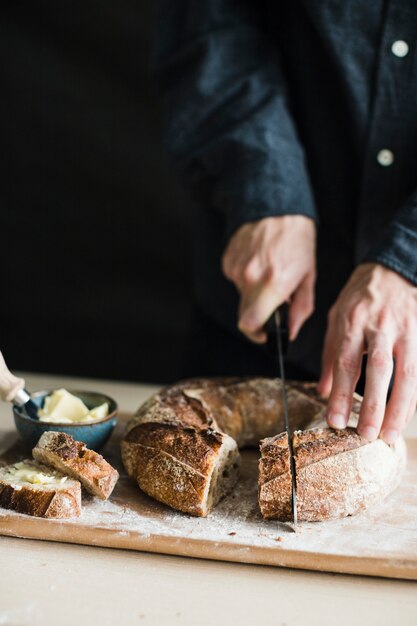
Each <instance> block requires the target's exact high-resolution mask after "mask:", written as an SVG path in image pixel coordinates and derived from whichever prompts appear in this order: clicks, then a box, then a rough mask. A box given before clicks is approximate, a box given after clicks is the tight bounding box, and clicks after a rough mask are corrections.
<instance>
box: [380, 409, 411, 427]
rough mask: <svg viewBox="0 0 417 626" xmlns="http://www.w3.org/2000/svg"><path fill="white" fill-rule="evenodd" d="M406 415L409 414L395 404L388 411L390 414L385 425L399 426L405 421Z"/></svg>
mask: <svg viewBox="0 0 417 626" xmlns="http://www.w3.org/2000/svg"><path fill="white" fill-rule="evenodd" d="M406 417H407V416H406V415H404V411H402V410H401V409H400V408H399V407H396V406H393V407H391V408H390V409H389V411H388V415H387V418H386V420H385V422H386V424H385V426H390V425H391V426H397V425H399V424H402V423H403V422H404V421H405V419H406Z"/></svg>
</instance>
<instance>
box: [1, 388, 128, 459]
mask: <svg viewBox="0 0 417 626" xmlns="http://www.w3.org/2000/svg"><path fill="white" fill-rule="evenodd" d="M68 391H69V392H70V393H72V394H73V395H74V396H77V397H78V398H80V399H81V400H82V401H83V402H84V404H85V405H86V406H87V408H89V409H93V408H94V407H96V406H99V405H100V404H103V402H108V404H109V414H108V415H107V416H106V417H104V418H103V419H100V420H97V421H95V422H85V423H75V424H66V423H61V424H59V423H48V422H41V421H39V420H34V419H32V418H30V417H29V416H28V415H27V413H26V411H25V409H24V408H22V407H17V406H13V415H14V422H15V424H16V429H17V431H18V433H19V435H20V436H21V437H22V439H23V440H24V442H25V444H26V446H27V447H28V448H30V449H32V448H34V447H35V446H36V444H37V443H38V441H39V438H40V437H41V435H42V434H43V433H45V432H47V431H49V430H54V431H58V432H63V433H67V434H68V435H71V437H73V438H74V439H75V440H76V441H83V442H84V443H85V444H86V445H87V447H88V448H91V449H92V450H96V451H97V450H100V449H101V448H102V447H103V446H104V444H105V443H106V441H107V440H108V438H109V437H110V435H111V434H112V432H113V429H114V427H115V426H116V422H117V409H118V406H117V404H116V402H115V401H114V400H113V398H110V397H109V396H106V395H105V394H104V393H98V392H95V391H79V390H72V389H68ZM51 393H52V391H36V392H35V393H33V394H31V397H32V400H33V402H34V403H35V404H36V405H37V406H38V407H39V408H41V407H42V406H43V403H44V399H45V398H46V396H48V395H50V394H51Z"/></svg>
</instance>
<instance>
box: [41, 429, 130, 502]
mask: <svg viewBox="0 0 417 626" xmlns="http://www.w3.org/2000/svg"><path fill="white" fill-rule="evenodd" d="M32 454H33V458H34V459H36V460H37V461H40V462H41V463H45V464H46V465H50V466H52V467H53V468H55V469H56V470H58V471H59V472H62V473H63V474H66V475H68V476H71V477H72V478H75V479H77V480H79V481H81V483H82V485H83V487H84V488H85V489H86V491H88V492H89V493H91V494H92V495H95V496H98V497H99V498H101V499H102V500H107V498H108V497H109V496H110V494H111V492H112V491H113V489H114V486H115V484H116V482H117V480H118V478H119V473H118V472H117V470H115V469H114V468H113V467H112V466H111V465H110V463H107V461H106V460H105V459H104V458H103V457H102V456H101V454H98V453H97V452H94V450H89V449H88V448H87V447H86V445H85V443H83V442H82V441H75V440H74V439H73V438H72V437H71V435H67V434H66V433H61V432H56V431H48V432H45V433H43V435H42V437H41V438H40V439H39V441H38V443H37V444H36V446H35V448H33V450H32Z"/></svg>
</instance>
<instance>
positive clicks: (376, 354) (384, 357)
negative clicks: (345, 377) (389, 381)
mask: <svg viewBox="0 0 417 626" xmlns="http://www.w3.org/2000/svg"><path fill="white" fill-rule="evenodd" d="M368 364H369V365H370V367H372V368H375V369H379V370H387V369H389V368H390V367H391V366H392V355H391V354H390V353H389V352H388V351H387V350H384V349H382V348H375V350H372V352H370V353H369V355H368Z"/></svg>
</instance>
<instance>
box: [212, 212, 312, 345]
mask: <svg viewBox="0 0 417 626" xmlns="http://www.w3.org/2000/svg"><path fill="white" fill-rule="evenodd" d="M315 244H316V227H315V224H314V222H313V220H311V219H310V218H308V217H304V216H303V215H286V216H282V217H267V218H264V219H262V220H259V221H258V222H251V223H249V224H244V225H243V226H241V227H240V228H239V230H238V231H237V232H236V233H235V234H234V235H233V236H232V238H231V239H230V241H229V243H228V245H227V248H226V250H225V252H224V255H223V258H222V268H223V272H224V274H225V276H226V277H227V278H228V279H229V280H231V281H232V282H233V283H234V284H235V285H236V287H237V289H238V290H239V292H240V306H239V322H238V326H239V329H240V330H241V331H242V332H243V333H245V335H247V337H249V339H251V340H252V341H255V342H257V343H263V342H265V341H266V334H265V332H264V330H263V326H264V324H265V323H266V322H267V320H268V319H269V317H270V316H271V315H272V313H273V312H274V311H275V309H276V308H277V307H278V306H279V305H281V304H282V303H283V302H286V301H288V302H289V320H288V325H289V334H290V339H291V340H293V339H295V337H296V336H297V334H298V332H299V330H300V328H301V326H302V325H303V323H304V322H305V320H306V319H307V318H308V317H309V316H310V315H311V314H312V312H313V310H314V283H315V278H316V259H315Z"/></svg>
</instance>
